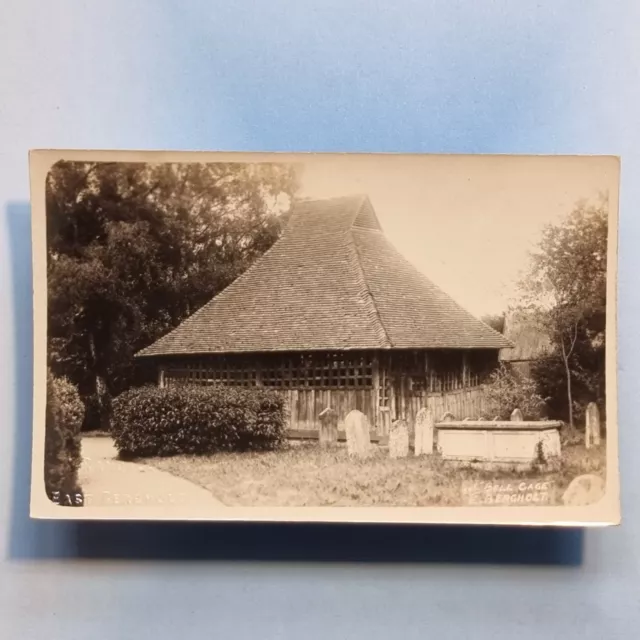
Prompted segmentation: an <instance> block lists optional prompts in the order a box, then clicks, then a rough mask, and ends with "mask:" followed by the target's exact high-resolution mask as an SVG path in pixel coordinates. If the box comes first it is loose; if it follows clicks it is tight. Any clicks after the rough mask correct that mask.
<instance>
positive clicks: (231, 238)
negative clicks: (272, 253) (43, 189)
mask: <svg viewBox="0 0 640 640" xmlns="http://www.w3.org/2000/svg"><path fill="white" fill-rule="evenodd" d="M297 185H298V179H297V168H296V167H295V166H291V165H280V164H272V163H263V164H246V163H216V164H173V165H171V164H157V165H152V164H134V163H108V162H102V163H74V162H60V163H58V164H56V165H55V166H54V167H53V169H52V170H51V172H50V173H49V176H48V178H47V234H48V274H47V275H48V292H49V300H48V304H49V308H48V335H49V345H48V346H49V354H48V355H49V364H50V367H51V369H52V371H53V372H54V373H55V374H56V375H58V376H65V377H66V378H68V379H69V380H70V381H71V382H72V383H74V384H75V385H77V387H78V389H79V392H80V395H81V398H82V400H83V402H84V404H85V406H86V417H85V420H84V428H85V429H98V428H101V429H105V430H106V429H108V428H109V426H110V414H111V398H112V397H113V396H115V395H117V394H119V393H121V392H123V391H124V390H126V389H128V388H130V387H131V386H132V385H137V384H140V383H143V382H145V379H146V378H145V375H146V373H145V371H144V369H139V368H136V367H135V366H134V360H133V355H134V354H135V353H136V352H137V351H138V350H140V349H141V348H143V347H145V346H147V345H148V344H150V343H152V342H153V341H154V340H156V339H157V338H159V337H160V336H161V335H164V334H165V333H167V332H168V331H169V330H170V329H172V328H174V327H175V326H177V325H178V324H179V323H180V322H181V321H182V320H184V319H185V318H186V317H187V316H189V315H190V314H191V313H193V312H194V311H195V310H197V309H198V308H199V307H200V306H202V305H203V304H204V303H206V302H207V301H208V300H210V299H211V298H212V297H213V296H214V295H216V294H218V293H219V292H220V291H222V290H223V289H224V288H225V287H226V286H227V285H229V284H230V283H231V282H232V281H233V280H234V279H235V278H236V277H237V276H238V275H239V274H240V273H242V272H243V271H245V270H246V269H247V267H248V266H250V265H251V264H252V263H253V262H254V261H255V260H256V259H257V258H258V257H260V256H261V255H262V254H263V253H264V252H265V251H266V250H267V249H268V248H269V247H270V246H271V245H272V244H273V243H274V242H275V240H277V238H278V237H279V236H280V233H281V231H282V220H283V217H284V216H282V214H286V211H287V208H288V204H289V202H290V200H291V198H292V196H293V195H294V194H295V192H296V190H297Z"/></svg>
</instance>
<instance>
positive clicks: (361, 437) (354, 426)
mask: <svg viewBox="0 0 640 640" xmlns="http://www.w3.org/2000/svg"><path fill="white" fill-rule="evenodd" d="M344 428H345V431H346V432H347V451H348V452H349V455H350V456H354V457H356V458H365V457H367V456H368V455H369V453H370V452H371V439H370V435H369V421H368V420H367V416H365V415H364V413H362V412H361V411H357V410H355V409H354V410H353V411H350V412H349V413H348V414H347V417H346V418H345V419H344Z"/></svg>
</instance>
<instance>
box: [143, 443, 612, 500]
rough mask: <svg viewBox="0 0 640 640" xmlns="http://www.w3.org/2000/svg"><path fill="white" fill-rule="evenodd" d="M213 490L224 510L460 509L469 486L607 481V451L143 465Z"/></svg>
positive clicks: (313, 449) (339, 454)
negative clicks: (476, 459) (462, 458)
mask: <svg viewBox="0 0 640 640" xmlns="http://www.w3.org/2000/svg"><path fill="white" fill-rule="evenodd" d="M139 462H142V463H144V464H149V465H152V466H154V467H156V468H158V469H161V470H163V471H167V472H169V473H172V474H174V475H176V476H180V477H182V478H185V479H186V480H189V481H191V482H193V483H195V484H197V485H200V486H202V487H204V488H206V489H207V490H208V491H210V492H211V493H212V494H213V495H214V496H215V497H216V498H217V499H218V500H220V501H222V502H223V503H224V504H225V505H227V506H283V507H297V506H458V505H460V504H462V503H463V498H462V492H461V486H462V484H463V482H464V481H467V482H468V481H478V482H485V483H486V482H494V483H496V482H499V483H508V482H518V483H519V482H522V481H525V480H526V481H527V482H529V481H553V483H554V485H555V488H556V495H558V496H561V495H562V493H563V492H564V490H565V489H566V488H567V486H568V485H569V483H570V482H571V480H572V479H573V478H574V477H576V476H578V475H580V474H583V473H593V474H596V475H600V476H601V477H602V478H604V473H605V447H604V446H601V447H598V448H594V449H589V450H586V449H585V448H584V445H582V444H576V445H571V446H566V447H565V448H564V450H563V455H562V460H561V462H560V464H559V465H558V466H557V467H556V468H555V469H554V470H551V469H543V468H539V469H534V470H531V469H529V470H521V469H515V468H510V469H509V468H507V469H502V470H487V469H485V470H483V469H478V468H471V467H469V466H467V467H460V466H454V465H453V464H451V463H448V462H446V461H443V460H442V459H441V458H440V457H439V456H438V455H429V456H419V457H415V456H413V455H412V452H410V453H409V457H406V458H395V459H394V458H390V457H389V452H388V450H387V449H386V448H380V447H376V446H374V447H373V448H372V455H371V456H370V457H368V458H366V459H362V460H360V459H355V460H354V459H350V458H349V456H348V453H347V449H346V447H345V446H339V445H335V446H332V447H329V448H321V447H320V446H318V444H317V443H314V444H309V443H303V444H295V443H292V444H289V445H288V446H286V447H285V449H284V450H281V451H277V452H264V453H263V452H256V453H251V452H248V453H218V454H214V455H209V456H174V457H169V458H148V459H144V460H139Z"/></svg>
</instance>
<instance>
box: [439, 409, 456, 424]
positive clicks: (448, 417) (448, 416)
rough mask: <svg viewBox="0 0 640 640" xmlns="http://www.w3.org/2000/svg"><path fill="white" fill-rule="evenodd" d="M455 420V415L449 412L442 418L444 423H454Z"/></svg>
mask: <svg viewBox="0 0 640 640" xmlns="http://www.w3.org/2000/svg"><path fill="white" fill-rule="evenodd" d="M454 420H455V417H454V415H453V413H451V412H449V411H447V412H446V413H445V414H444V415H443V416H442V422H453V421H454Z"/></svg>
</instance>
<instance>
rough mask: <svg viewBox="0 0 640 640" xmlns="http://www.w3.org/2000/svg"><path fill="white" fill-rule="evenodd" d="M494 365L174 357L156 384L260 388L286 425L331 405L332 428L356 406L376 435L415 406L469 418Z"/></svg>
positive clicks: (351, 355)
mask: <svg viewBox="0 0 640 640" xmlns="http://www.w3.org/2000/svg"><path fill="white" fill-rule="evenodd" d="M495 366H497V352H496V351H495V350H453V349H451V350H412V351H400V350H378V351H341V352H320V351H319V352H304V353H266V354H226V355H206V356H197V355H193V356H181V357H175V358H167V359H163V360H162V361H160V363H159V370H158V383H159V384H160V385H161V386H171V385H176V384H195V385H218V384H221V385H228V386H239V387H252V386H264V387H268V388H272V389H274V390H275V391H277V392H278V393H281V394H283V395H284V396H285V398H286V401H287V406H288V409H289V417H290V418H289V428H290V429H291V430H313V429H317V428H318V415H319V414H320V412H321V411H323V409H325V408H327V407H332V408H333V409H334V410H335V411H337V413H338V416H339V427H341V426H342V423H343V420H344V418H345V416H346V415H347V413H349V411H351V410H353V409H357V410H359V411H362V412H363V413H364V414H365V415H366V416H367V417H368V418H369V421H370V423H371V425H372V427H373V428H374V430H375V431H376V432H377V433H378V434H379V435H386V434H387V433H388V431H389V427H390V425H391V422H392V421H393V420H394V419H396V418H398V417H403V418H405V419H407V420H409V421H410V422H413V420H414V418H415V415H416V413H417V412H418V411H419V410H420V408H422V407H424V406H427V407H430V408H432V409H433V410H434V412H435V413H436V415H442V414H444V413H446V412H447V411H449V412H451V413H453V414H454V415H455V416H456V418H459V419H462V418H465V417H472V418H477V417H479V416H480V415H482V414H483V413H484V412H485V410H486V407H485V406H484V392H483V387H482V385H483V383H484V382H485V381H486V378H487V377H488V375H489V374H490V372H491V371H492V370H493V369H494V368H495Z"/></svg>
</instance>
